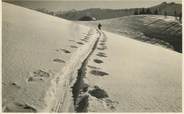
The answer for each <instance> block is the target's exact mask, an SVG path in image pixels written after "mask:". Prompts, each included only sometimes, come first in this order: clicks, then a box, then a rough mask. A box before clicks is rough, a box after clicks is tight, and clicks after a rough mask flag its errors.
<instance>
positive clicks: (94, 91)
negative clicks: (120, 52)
mask: <svg viewBox="0 0 184 114" xmlns="http://www.w3.org/2000/svg"><path fill="white" fill-rule="evenodd" d="M106 42H107V37H106V36H105V34H103V39H102V40H100V43H99V44H98V47H97V50H98V53H97V54H96V56H98V57H100V58H105V57H108V56H107V55H106V54H105V53H104V52H103V51H104V50H106V49H107V46H106ZM93 62H95V63H96V64H103V63H104V62H103V61H102V60H101V59H94V60H93ZM88 67H89V68H90V69H91V71H90V73H91V74H93V75H94V76H107V75H109V73H107V72H104V71H101V70H100V69H101V68H99V67H95V66H91V65H88ZM88 93H89V94H90V95H91V96H93V97H96V98H97V99H99V100H100V101H101V102H103V104H104V105H105V106H104V107H108V108H109V109H110V110H112V111H115V110H116V108H115V107H116V105H118V102H117V101H113V100H111V99H110V98H109V95H108V94H107V92H106V91H105V90H103V89H101V88H100V87H98V86H97V85H95V86H94V87H92V88H90V90H89V91H88Z"/></svg>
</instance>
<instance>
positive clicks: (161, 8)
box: [57, 2, 182, 20]
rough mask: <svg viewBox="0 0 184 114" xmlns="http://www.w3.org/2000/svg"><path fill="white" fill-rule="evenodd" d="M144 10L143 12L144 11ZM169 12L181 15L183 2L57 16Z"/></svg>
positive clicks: (94, 9) (89, 10) (99, 17)
mask: <svg viewBox="0 0 184 114" xmlns="http://www.w3.org/2000/svg"><path fill="white" fill-rule="evenodd" d="M142 11H143V12H142ZM165 12H166V13H167V15H168V16H175V15H177V16H179V14H180V13H181V12H182V4H176V3H174V2H172V3H167V2H163V3H161V4H159V5H156V6H153V7H150V8H133V9H100V8H93V9H86V10H81V11H68V12H65V13H63V14H57V16H59V17H62V18H65V19H69V20H78V19H80V18H81V17H83V16H92V17H95V18H96V19H97V20H101V19H110V18H117V17H122V16H128V15H134V14H136V15H138V14H140V13H141V14H156V15H164V13H165Z"/></svg>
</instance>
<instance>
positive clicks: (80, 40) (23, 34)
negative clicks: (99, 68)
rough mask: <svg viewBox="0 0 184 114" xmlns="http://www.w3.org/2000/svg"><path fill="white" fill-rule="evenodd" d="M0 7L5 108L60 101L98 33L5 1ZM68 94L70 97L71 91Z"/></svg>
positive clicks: (38, 107)
mask: <svg viewBox="0 0 184 114" xmlns="http://www.w3.org/2000/svg"><path fill="white" fill-rule="evenodd" d="M2 8H3V19H2V21H3V28H2V29H3V32H2V33H3V36H2V43H3V47H2V51H3V52H2V57H3V60H2V61H3V69H2V72H3V74H2V96H3V99H2V101H3V103H2V104H3V110H4V111H8V112H29V111H31V112H37V111H38V112H39V111H50V110H51V108H54V107H52V106H53V105H54V104H52V103H56V102H54V99H56V98H57V97H58V95H61V96H59V97H60V98H57V99H60V100H63V98H62V95H63V94H64V93H67V92H68V91H70V87H68V86H72V85H69V84H71V83H72V80H74V79H75V78H76V77H72V75H73V73H74V72H75V71H76V68H77V67H78V66H79V65H80V63H81V62H82V61H83V59H85V56H87V54H88V51H89V50H90V49H91V46H92V45H93V44H94V41H95V40H96V37H98V33H96V30H93V29H89V28H87V27H84V26H80V25H78V24H75V23H73V22H70V21H66V20H64V19H60V18H56V17H53V16H49V15H46V14H42V13H39V12H36V11H32V10H29V9H26V8H22V7H18V6H15V5H12V4H8V3H3V4H2ZM66 83H68V84H66ZM63 84H65V88H62V87H63ZM57 87H59V89H60V90H59V91H57V89H56V88H57ZM65 90H66V91H67V92H66V91H65ZM57 92H59V93H57ZM67 97H69V98H70V100H71V101H72V95H71V94H68V96H67ZM67 97H66V96H65V98H64V99H67ZM67 100H68V99H67ZM71 101H70V102H69V103H70V105H71V104H72V102H71ZM51 102H52V103H51ZM57 102H60V103H63V102H61V101H57ZM56 104H57V103H56ZM59 109H60V111H61V110H62V109H61V108H59ZM65 110H66V111H67V110H68V109H65ZM55 111H58V110H55Z"/></svg>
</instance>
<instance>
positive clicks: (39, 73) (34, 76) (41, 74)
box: [3, 31, 92, 112]
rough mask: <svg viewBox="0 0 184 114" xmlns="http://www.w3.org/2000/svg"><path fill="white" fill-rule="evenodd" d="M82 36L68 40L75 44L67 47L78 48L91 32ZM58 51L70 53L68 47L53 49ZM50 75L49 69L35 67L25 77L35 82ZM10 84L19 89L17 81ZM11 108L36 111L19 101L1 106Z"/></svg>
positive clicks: (60, 60) (8, 110)
mask: <svg viewBox="0 0 184 114" xmlns="http://www.w3.org/2000/svg"><path fill="white" fill-rule="evenodd" d="M84 35H85V36H84V38H83V39H80V41H75V40H69V41H70V42H73V43H75V44H76V45H75V44H72V45H70V46H69V48H71V49H76V48H78V46H79V45H84V44H85V43H86V42H88V39H89V38H90V36H91V35H92V34H90V31H89V33H87V34H85V33H84ZM55 51H56V52H58V53H64V54H71V53H72V52H71V51H70V50H69V49H62V48H60V49H56V50H55ZM53 62H55V63H60V64H64V63H65V60H63V59H61V58H54V59H53ZM52 75H54V73H52V72H51V71H47V70H43V69H37V70H35V71H33V72H30V73H29V76H28V78H27V82H28V83H31V82H35V81H36V82H37V81H46V80H48V79H49V78H50V77H51V76H52ZM9 85H10V86H13V87H15V88H16V89H21V85H19V83H18V82H16V81H13V82H11V83H10V84H9ZM13 109H17V110H19V111H20V112H37V110H36V108H34V107H33V106H31V105H29V104H26V103H19V102H12V103H9V104H8V105H7V106H5V107H4V108H3V111H4V112H11V111H13Z"/></svg>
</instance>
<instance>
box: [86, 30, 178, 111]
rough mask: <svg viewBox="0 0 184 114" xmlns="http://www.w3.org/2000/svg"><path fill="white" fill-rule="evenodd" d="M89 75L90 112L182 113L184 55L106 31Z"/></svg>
mask: <svg viewBox="0 0 184 114" xmlns="http://www.w3.org/2000/svg"><path fill="white" fill-rule="evenodd" d="M86 72H87V73H86V79H85V80H87V82H89V85H90V89H89V90H90V91H91V92H89V93H90V98H89V107H88V111H89V112H181V111H182V55H181V54H180V53H177V52H174V51H170V50H168V49H164V48H162V47H159V46H154V45H151V44H146V43H143V42H140V41H136V40H132V39H130V38H127V37H125V36H120V35H117V34H113V33H110V32H104V35H103V37H102V38H101V40H100V42H99V44H98V45H97V50H95V52H94V53H93V54H92V56H91V57H90V58H89V61H88V67H87V71H86ZM98 88H100V89H102V90H104V91H105V92H103V91H100V89H98ZM107 95H108V97H107ZM103 97H104V98H103Z"/></svg>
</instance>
